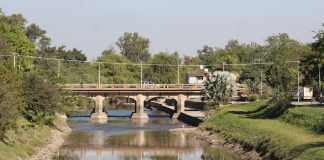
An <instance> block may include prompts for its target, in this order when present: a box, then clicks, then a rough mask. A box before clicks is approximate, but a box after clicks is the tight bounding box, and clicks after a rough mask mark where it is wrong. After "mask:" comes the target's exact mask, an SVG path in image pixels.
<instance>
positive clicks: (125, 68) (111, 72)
mask: <svg viewBox="0 0 324 160" xmlns="http://www.w3.org/2000/svg"><path fill="white" fill-rule="evenodd" d="M97 62H103V63H102V64H101V75H102V76H103V77H102V82H103V83H110V84H113V83H116V84H123V83H130V84H134V83H135V84H136V83H139V82H140V75H139V72H140V69H139V66H137V67H136V66H134V65H128V64H111V63H131V62H130V61H129V60H128V59H127V58H126V57H125V56H122V55H120V54H117V53H116V52H115V51H114V49H112V48H110V49H108V50H105V51H103V52H102V56H101V57H99V58H98V59H97ZM96 66H97V64H96Z"/></svg>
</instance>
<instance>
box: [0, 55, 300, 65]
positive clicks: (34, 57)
mask: <svg viewBox="0 0 324 160" xmlns="http://www.w3.org/2000/svg"><path fill="white" fill-rule="evenodd" d="M14 56H17V57H27V58H33V59H46V60H55V61H64V62H79V63H91V64H99V63H100V64H112V65H115V64H116V65H133V66H141V65H143V66H169V67H178V66H179V67H199V66H206V67H219V66H221V65H223V64H213V65H211V64H207V65H206V64H191V65H184V64H158V63H151V64H150V63H144V64H141V63H116V62H90V61H80V60H65V59H58V58H46V57H36V56H23V55H0V57H14ZM287 63H300V61H287ZM271 64H273V63H232V64H229V63H225V64H224V65H226V66H248V65H271Z"/></svg>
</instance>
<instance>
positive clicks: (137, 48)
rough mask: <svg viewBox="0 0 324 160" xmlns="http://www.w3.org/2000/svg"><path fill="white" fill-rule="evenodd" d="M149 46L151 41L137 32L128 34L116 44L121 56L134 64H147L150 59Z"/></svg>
mask: <svg viewBox="0 0 324 160" xmlns="http://www.w3.org/2000/svg"><path fill="white" fill-rule="evenodd" d="M149 44H150V40H149V39H147V38H144V37H142V36H140V35H139V34H138V33H136V32H135V33H129V32H126V33H124V35H123V36H122V37H120V38H119V39H118V41H117V42H116V45H117V46H118V47H119V49H120V50H121V54H122V55H123V56H125V57H126V58H127V59H129V60H130V61H132V62H145V61H147V60H148V59H149V58H150V53H149V50H148V48H149Z"/></svg>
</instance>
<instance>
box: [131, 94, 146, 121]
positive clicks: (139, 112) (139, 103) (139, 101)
mask: <svg viewBox="0 0 324 160" xmlns="http://www.w3.org/2000/svg"><path fill="white" fill-rule="evenodd" d="M144 100H145V97H144V96H143V95H142V94H139V95H137V96H136V108H135V112H134V113H133V114H132V117H131V118H132V119H148V115H147V114H146V113H145V112H144Z"/></svg>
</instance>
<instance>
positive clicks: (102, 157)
mask: <svg viewBox="0 0 324 160" xmlns="http://www.w3.org/2000/svg"><path fill="white" fill-rule="evenodd" d="M146 112H147V113H148V114H149V116H150V119H149V120H148V121H133V120H131V119H129V118H119V117H125V115H128V114H130V112H127V111H124V110H117V111H112V112H109V115H110V116H113V117H112V118H111V117H110V118H109V120H108V121H107V123H103V124H98V123H93V122H91V121H90V120H89V118H87V117H75V118H72V119H69V120H68V125H69V126H70V128H71V129H72V130H73V132H72V133H71V134H70V135H69V136H68V137H67V138H66V140H65V145H64V146H62V147H61V148H60V151H59V156H57V157H56V158H54V159H59V160H63V159H72V160H106V159H107V160H150V159H152V160H196V159H215V160H216V159H221V160H223V159H237V158H236V157H235V156H233V155H231V154H229V153H226V152H224V151H222V150H219V149H217V148H214V147H211V146H210V145H209V144H207V143H206V142H203V141H201V140H197V139H194V138H191V137H188V136H186V135H183V134H182V135H181V134H174V133H171V132H170V131H169V130H170V129H173V128H181V127H189V126H188V125H186V124H184V123H182V122H180V121H178V120H172V119H170V118H168V117H167V115H165V114H164V113H161V112H159V111H156V112H153V111H146Z"/></svg>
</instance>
